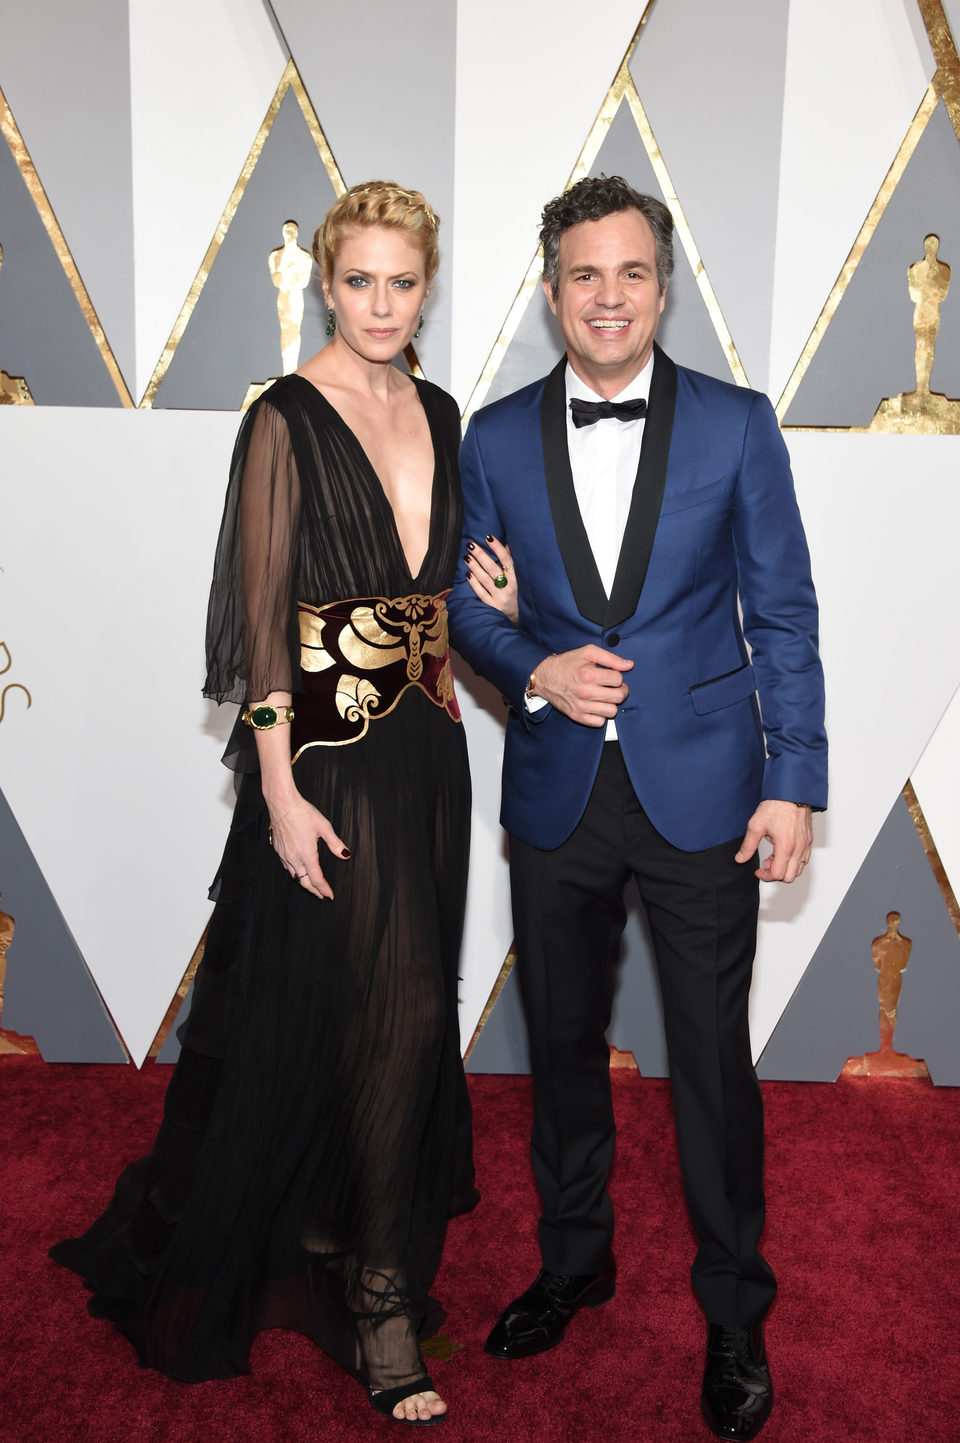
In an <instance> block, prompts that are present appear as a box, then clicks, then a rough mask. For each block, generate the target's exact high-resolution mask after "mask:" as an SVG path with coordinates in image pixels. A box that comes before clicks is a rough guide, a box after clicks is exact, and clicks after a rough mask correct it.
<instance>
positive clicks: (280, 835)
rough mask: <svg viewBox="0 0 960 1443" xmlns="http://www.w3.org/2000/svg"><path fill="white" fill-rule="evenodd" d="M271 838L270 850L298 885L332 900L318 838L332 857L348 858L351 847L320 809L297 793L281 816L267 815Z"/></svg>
mask: <svg viewBox="0 0 960 1443" xmlns="http://www.w3.org/2000/svg"><path fill="white" fill-rule="evenodd" d="M270 839H271V842H272V845H273V850H274V851H275V852H276V854H277V856H278V857H279V858H280V861H281V862H282V863H283V865H284V867H285V868H286V870H287V872H288V873H289V874H290V876H291V877H292V878H294V879H295V881H296V884H297V886H299V887H302V888H303V890H304V891H305V892H312V894H313V895H314V897H321V898H322V897H329V898H330V900H331V901H332V900H333V888H332V887H331V886H330V883H329V882H328V881H327V879H326V877H325V876H324V875H323V871H322V869H321V866H320V857H319V853H318V850H317V843H318V841H322V842H324V843H326V846H327V847H328V849H329V850H330V851H331V852H332V853H333V855H334V856H335V857H342V858H343V859H344V860H347V859H348V858H349V856H350V849H349V847H347V846H346V845H345V843H344V842H343V841H342V840H341V838H340V837H338V836H337V834H336V832H335V831H334V830H333V827H332V826H331V825H330V823H329V822H328V821H327V819H326V817H325V816H324V815H323V813H322V812H318V811H317V809H316V807H314V806H312V805H311V803H310V802H308V801H307V799H306V798H305V797H300V796H298V797H297V798H296V800H295V801H294V802H293V805H292V806H291V807H289V808H288V810H287V811H286V812H284V813H282V814H281V815H280V816H274V815H273V813H272V812H271V815H270Z"/></svg>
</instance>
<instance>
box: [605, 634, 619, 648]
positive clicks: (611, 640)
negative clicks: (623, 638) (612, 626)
mask: <svg viewBox="0 0 960 1443" xmlns="http://www.w3.org/2000/svg"><path fill="white" fill-rule="evenodd" d="M619 645H620V633H619V631H611V632H610V633H609V635H608V636H607V646H619Z"/></svg>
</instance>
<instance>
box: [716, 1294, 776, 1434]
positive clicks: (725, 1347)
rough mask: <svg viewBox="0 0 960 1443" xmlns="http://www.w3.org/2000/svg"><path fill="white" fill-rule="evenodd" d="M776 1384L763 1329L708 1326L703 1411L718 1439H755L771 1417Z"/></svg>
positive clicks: (760, 1327)
mask: <svg viewBox="0 0 960 1443" xmlns="http://www.w3.org/2000/svg"><path fill="white" fill-rule="evenodd" d="M772 1407H773V1384H772V1383H771V1382H770V1369H769V1368H768V1367H767V1354H766V1350H765V1349H764V1346H763V1327H762V1325H759V1326H757V1327H756V1328H726V1327H724V1326H723V1325H722V1324H721V1323H709V1324H708V1325H707V1365H706V1367H705V1368H704V1371H703V1392H702V1393H701V1394H700V1411H701V1413H702V1414H703V1421H704V1422H705V1423H706V1424H707V1425H708V1427H710V1428H712V1429H713V1431H714V1433H716V1435H717V1437H718V1438H736V1439H746V1438H755V1437H756V1436H757V1434H758V1433H759V1432H760V1429H761V1428H762V1427H763V1425H764V1423H766V1421H767V1419H768V1418H769V1416H770V1409H771V1408H772Z"/></svg>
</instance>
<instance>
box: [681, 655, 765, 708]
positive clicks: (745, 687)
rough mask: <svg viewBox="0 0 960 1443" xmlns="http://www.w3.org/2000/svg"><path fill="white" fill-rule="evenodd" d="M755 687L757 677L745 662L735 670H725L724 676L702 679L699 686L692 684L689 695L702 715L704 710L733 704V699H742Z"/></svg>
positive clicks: (751, 692) (752, 691) (753, 690)
mask: <svg viewBox="0 0 960 1443" xmlns="http://www.w3.org/2000/svg"><path fill="white" fill-rule="evenodd" d="M756 689H757V678H756V676H755V674H754V670H753V667H752V666H751V665H750V663H749V662H747V664H746V666H741V667H740V668H739V669H738V670H737V671H730V672H727V674H726V676H718V677H715V678H714V680H713V681H704V682H701V683H700V685H699V686H692V687H691V688H690V696H691V697H692V699H693V707H694V710H695V711H696V712H698V713H699V714H700V716H703V715H704V714H705V713H706V712H711V711H719V710H720V708H721V707H724V706H733V703H734V702H735V701H743V699H744V697H748V696H752V695H753V693H754V692H755V691H756Z"/></svg>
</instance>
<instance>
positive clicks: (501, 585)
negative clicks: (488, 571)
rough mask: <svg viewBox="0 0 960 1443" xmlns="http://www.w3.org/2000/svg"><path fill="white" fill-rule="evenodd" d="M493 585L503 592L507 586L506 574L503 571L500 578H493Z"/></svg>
mask: <svg viewBox="0 0 960 1443" xmlns="http://www.w3.org/2000/svg"><path fill="white" fill-rule="evenodd" d="M493 584H494V586H497V587H499V588H500V590H501V591H502V590H503V588H504V587H505V586H506V584H507V578H506V577H505V576H504V574H503V572H502V571H501V573H500V575H499V576H495V577H494V578H493Z"/></svg>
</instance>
